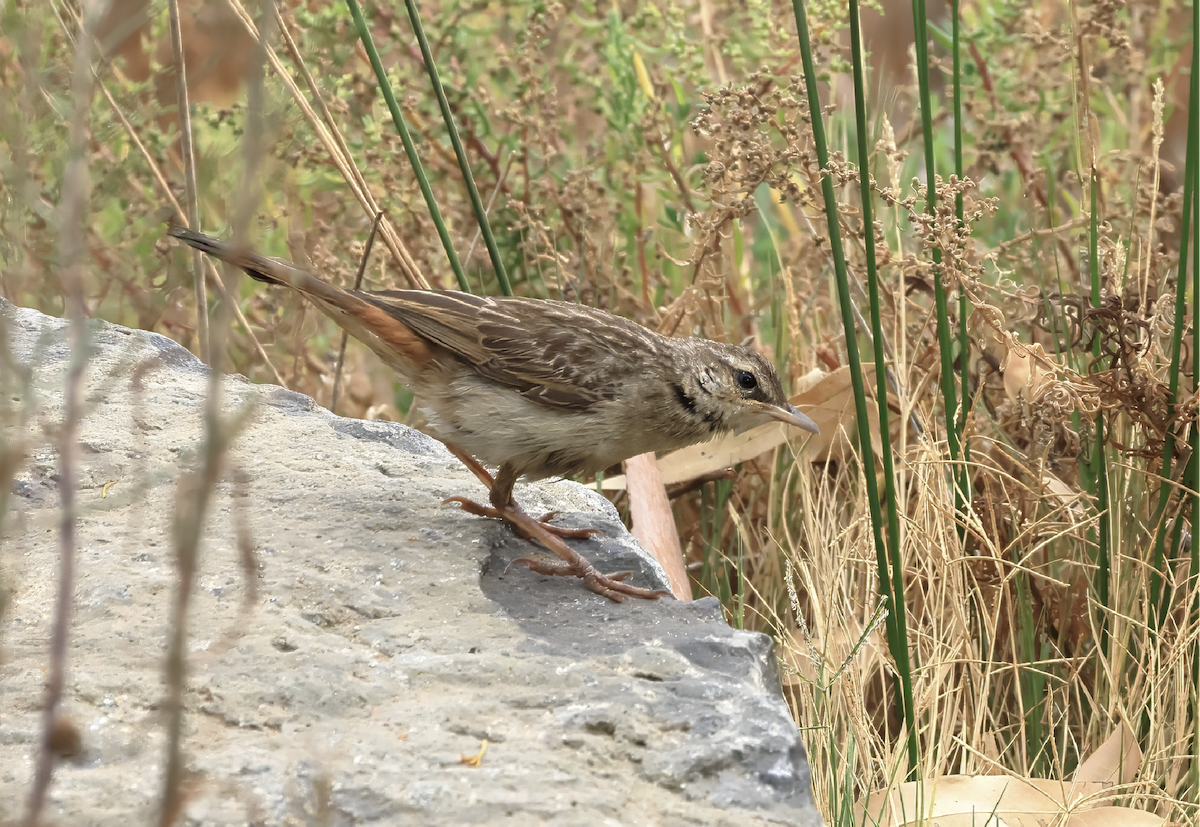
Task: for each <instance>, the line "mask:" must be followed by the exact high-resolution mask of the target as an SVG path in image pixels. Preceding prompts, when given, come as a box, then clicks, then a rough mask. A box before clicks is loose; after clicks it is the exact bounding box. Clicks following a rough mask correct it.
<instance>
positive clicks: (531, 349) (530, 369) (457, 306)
mask: <svg viewBox="0 0 1200 827" xmlns="http://www.w3.org/2000/svg"><path fill="white" fill-rule="evenodd" d="M360 295H362V296H363V297H364V298H366V299H368V300H370V301H372V302H373V303H374V304H376V306H378V307H379V308H381V309H383V310H385V311H386V312H388V313H389V314H391V315H392V316H393V317H395V318H396V319H398V320H399V321H401V322H403V323H404V324H405V325H407V326H408V327H409V328H411V329H412V330H413V331H415V332H416V333H418V334H419V335H421V336H423V337H425V338H426V339H428V340H429V341H431V342H433V343H435V344H437V345H439V346H441V347H443V348H445V349H446V350H448V351H450V352H451V353H453V354H454V355H456V356H458V357H459V358H461V359H463V360H465V361H467V362H470V363H471V364H473V365H475V366H476V368H477V369H478V370H479V372H480V374H482V375H483V376H486V377H487V378H488V379H491V380H492V381H494V382H498V383H500V384H502V385H506V386H508V387H511V388H513V389H514V390H516V391H518V392H519V393H521V394H523V395H524V396H525V397H526V398H528V399H530V400H532V401H535V402H538V403H539V404H542V405H545V406H547V407H550V408H559V409H564V410H586V409H587V408H590V407H591V406H592V405H595V404H596V403H598V402H601V401H604V400H609V399H612V398H614V397H615V396H616V395H617V394H618V393H619V392H620V391H621V389H622V387H623V385H624V384H625V383H627V382H629V381H630V379H631V377H629V376H628V375H626V374H627V373H628V371H627V369H625V368H622V364H627V360H625V359H622V358H617V359H613V358H612V356H613V355H617V356H618V357H619V356H620V355H621V354H625V353H629V352H642V353H645V352H647V351H653V350H657V349H658V344H657V342H656V341H655V336H654V334H652V333H650V332H649V331H648V330H646V329H645V328H643V327H641V326H639V325H636V324H634V323H633V322H631V321H629V320H628V319H623V318H621V317H619V316H613V315H611V314H609V313H605V312H604V311H602V310H595V309H593V308H589V307H584V306H582V305H576V304H569V303H567V302H555V301H542V300H538V299H524V298H504V299H491V298H483V297H479V296H473V295H470V294H468V293H459V292H453V291H423V290H389V291H383V292H379V293H362V294H360Z"/></svg>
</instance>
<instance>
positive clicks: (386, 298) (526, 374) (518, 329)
mask: <svg viewBox="0 0 1200 827" xmlns="http://www.w3.org/2000/svg"><path fill="white" fill-rule="evenodd" d="M170 234H171V235H172V236H174V237H175V238H178V239H180V240H181V241H184V242H186V243H188V244H190V245H191V246H193V247H195V248H196V249H198V250H203V251H204V252H206V253H208V254H209V255H212V256H215V257H216V258H219V259H221V260H222V261H227V262H229V263H230V264H232V265H234V266H236V267H240V268H242V269H243V270H245V271H246V272H247V273H248V274H249V275H250V276H251V277H253V278H255V279H257V280H258V281H263V282H267V283H268V284H279V285H284V286H286V287H290V288H292V289H293V290H295V291H297V292H298V293H300V294H302V295H304V296H306V297H307V298H308V299H309V300H310V301H312V302H313V303H314V304H315V305H316V306H317V307H319V308H320V309H321V311H322V312H324V313H325V314H326V315H327V316H329V317H330V318H331V319H333V320H334V321H335V322H337V323H338V325H340V326H341V327H343V328H344V329H345V330H347V331H348V332H349V333H350V335H352V336H354V338H356V339H358V340H359V341H360V342H362V343H363V344H365V345H366V346H367V347H369V348H370V349H371V350H373V351H374V352H375V353H376V354H377V355H378V356H379V358H380V359H382V360H383V361H384V362H385V363H387V364H388V365H390V366H391V367H392V368H393V369H395V371H396V372H397V373H399V374H400V376H402V377H403V378H404V380H405V382H406V383H407V384H408V386H409V388H410V389H411V390H412V392H413V394H414V395H415V396H416V398H417V404H418V406H419V408H420V410H421V411H422V413H424V415H425V416H426V418H427V419H428V420H429V428H430V430H431V432H432V435H433V436H435V437H436V438H437V439H439V440H440V441H442V442H443V443H445V444H446V446H447V447H448V448H449V449H450V451H451V452H453V453H454V455H455V456H456V457H458V458H459V459H460V460H462V462H463V463H464V464H465V465H466V466H467V467H468V468H470V469H471V471H472V472H473V473H474V474H475V475H476V476H477V477H478V478H479V479H480V481H482V482H483V484H484V485H485V486H487V488H488V489H489V491H490V492H491V493H490V497H489V499H490V500H491V504H492V507H491V508H488V507H486V506H482V505H479V504H477V503H474V502H472V501H470V500H467V499H465V498H462V497H451V498H450V500H447V502H450V501H454V502H457V503H459V504H460V505H461V506H462V507H463V509H464V510H466V511H469V512H471V513H472V514H478V515H481V516H488V517H498V518H501V519H503V520H506V521H507V522H509V523H510V524H512V525H513V526H514V527H515V528H516V529H517V530H518V531H519V532H520V533H523V534H524V535H526V536H527V537H530V538H532V539H536V540H537V541H538V542H540V543H542V544H543V545H545V546H546V547H547V548H549V549H550V550H551V551H553V552H554V553H556V554H557V555H558V556H559V557H561V558H562V559H563V561H564V562H563V563H554V564H550V563H543V562H539V561H536V560H531V559H528V558H522V560H520V561H519V562H523V563H526V564H527V565H529V567H530V568H531V569H533V570H534V571H537V572H539V573H542V574H556V575H574V576H577V577H580V578H582V579H583V581H584V583H586V584H587V587H588V588H590V589H591V590H592V591H594V592H596V593H598V594H602V595H604V596H605V597H608V598H611V599H613V600H616V601H620V600H621V599H622V597H623V596H626V595H628V596H631V597H642V598H656V597H658V596H660V595H663V594H669V592H665V591H655V590H650V589H642V588H638V587H635V586H631V585H629V584H627V583H624V582H622V581H623V580H624V579H625V578H626V577H628V576H629V575H630V574H631V573H630V572H618V573H615V574H609V575H605V574H601V573H599V572H598V571H596V569H595V568H594V567H593V566H592V565H591V563H589V562H588V561H587V560H586V559H585V558H584V557H583V556H582V555H580V554H579V553H578V552H576V551H574V550H573V549H571V548H570V546H568V545H567V544H566V543H564V542H563V541H562V539H561V538H562V537H580V536H588V535H589V534H590V533H591V532H589V531H586V530H584V531H566V530H563V529H558V528H555V527H554V526H551V525H549V524H548V523H547V522H546V520H547V519H549V517H551V516H553V515H547V516H546V517H543V518H541V519H535V518H533V517H531V516H530V515H528V514H526V513H525V512H524V511H522V510H521V508H520V507H519V506H518V505H517V503H516V501H515V500H514V499H513V485H514V484H515V483H516V481H517V479H518V478H521V477H524V478H525V479H529V480H537V479H543V478H545V477H551V476H560V475H568V474H589V473H595V472H597V471H602V470H603V469H605V468H608V467H609V466H611V465H615V464H616V463H618V462H621V461H622V460H625V459H628V458H629V457H631V456H634V455H636V454H643V453H647V452H649V451H655V452H661V451H670V450H674V449H676V448H682V447H684V446H686V445H691V444H694V443H697V442H702V441H705V440H708V439H711V438H713V437H715V436H717V435H719V434H723V433H727V432H729V431H743V430H746V429H747V428H751V427H754V426H756V425H760V424H763V423H766V422H769V421H771V420H776V421H779V422H784V423H787V424H789V425H794V426H796V427H797V428H802V429H804V430H806V431H811V432H813V433H817V426H816V425H815V424H814V423H813V421H812V420H811V419H809V418H808V417H806V416H805V415H804V414H802V413H800V412H799V411H797V410H796V409H795V408H794V407H792V406H791V405H790V404H789V403H788V401H787V397H786V396H784V393H783V388H782V387H781V386H780V384H779V377H778V376H776V375H775V370H774V369H773V368H772V367H771V365H770V364H769V363H768V362H767V361H766V360H765V359H764V358H763V357H762V356H760V355H759V354H758V353H757V352H755V351H753V350H751V349H750V348H747V347H738V346H735V345H726V344H721V343H719V342H711V341H708V340H706V339H694V338H688V339H683V338H670V337H667V336H661V335H659V334H657V333H653V332H651V331H649V330H647V329H646V328H644V327H642V326H641V325H638V324H635V323H634V322H631V321H629V320H628V319H623V318H621V317H620V316H614V315H612V314H611V313H606V312H605V311H603V310H597V309H595V308H591V307H584V306H583V305H578V304H571V303H568V302H558V301H546V300H540V299H527V298H498V299H496V298H485V297H481V296H474V295H471V294H470V293H461V292H457V291H448V290H429V291H426V290H381V291H378V292H370V291H360V290H344V289H342V288H340V287H334V286H333V285H331V284H326V283H325V282H323V281H321V280H320V279H318V278H317V277H316V276H314V275H313V274H312V273H310V272H308V271H307V270H302V269H299V268H297V267H295V266H294V265H292V264H290V263H288V262H286V261H282V260H280V259H275V258H268V257H266V256H261V255H258V254H256V253H253V252H250V251H248V250H246V249H244V248H242V247H239V246H235V245H233V244H230V243H227V242H224V241H219V240H217V239H214V238H210V237H208V236H205V235H201V234H200V233H196V232H192V231H191V230H187V229H182V228H172V229H171V230H170ZM476 458H477V459H478V460H479V461H482V462H483V463H486V464H487V465H491V466H495V467H497V468H499V471H498V472H497V474H496V476H495V477H494V478H493V477H492V475H491V474H490V473H488V471H487V470H486V469H485V468H484V467H483V466H482V465H481V464H480V462H479V461H477V460H476Z"/></svg>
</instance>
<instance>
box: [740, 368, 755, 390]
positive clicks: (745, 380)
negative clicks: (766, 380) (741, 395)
mask: <svg viewBox="0 0 1200 827" xmlns="http://www.w3.org/2000/svg"><path fill="white" fill-rule="evenodd" d="M737 383H738V384H739V385H741V388H742V390H744V391H752V390H754V389H755V388H757V387H758V379H756V378H755V376H754V374H753V373H751V372H750V371H748V370H739V371H738V372H737Z"/></svg>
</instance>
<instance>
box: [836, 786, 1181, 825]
mask: <svg viewBox="0 0 1200 827" xmlns="http://www.w3.org/2000/svg"><path fill="white" fill-rule="evenodd" d="M921 786H922V788H923V789H920V790H918V785H917V784H916V783H914V782H909V783H904V784H897V785H896V786H895V787H893V788H892V789H890V790H881V791H876V792H874V793H872V794H871V795H870V796H869V797H868V799H867V802H866V804H865V806H861V807H860V808H859V813H858V816H859V817H858V818H857V819H856V823H860V824H877V825H878V827H908V825H913V827H916V825H917V824H918V823H920V824H929V823H934V822H935V823H937V824H938V825H939V827H983V825H989V826H990V827H1001V825H1003V827H1045V825H1047V824H1055V825H1059V826H1060V827H1078V825H1081V824H1087V825H1089V827H1091V825H1093V824H1100V823H1104V822H1092V821H1081V820H1079V819H1080V817H1081V816H1083V815H1084V814H1085V813H1088V812H1090V811H1092V810H1093V809H1100V808H1099V807H1098V805H1103V804H1105V802H1106V801H1108V800H1111V799H1112V798H1115V797H1117V796H1118V795H1120V793H1119V792H1118V791H1116V790H1114V789H1113V785H1112V784H1111V783H1101V782H1095V781H1089V782H1082V781H1080V782H1066V781H1058V780H1054V779H1042V778H1038V779H1027V778H1017V777H1014V776H1008V775H986V776H985V775H976V776H969V775H945V776H941V777H939V778H933V779H927V780H926V781H925V783H924V784H923V785H921ZM1103 809H1113V810H1124V811H1125V812H1126V813H1129V814H1135V813H1136V814H1137V816H1133V815H1131V816H1130V819H1131V820H1132V819H1133V818H1135V817H1136V818H1139V819H1141V818H1142V817H1143V816H1148V817H1149V818H1150V819H1156V820H1151V821H1147V820H1144V819H1142V820H1139V821H1138V822H1137V823H1138V824H1147V825H1151V824H1154V825H1165V824H1166V823H1167V822H1166V821H1164V820H1163V819H1161V818H1158V817H1157V816H1150V815H1149V814H1147V813H1141V812H1139V811H1137V810H1131V809H1127V808H1120V807H1104V808H1103ZM864 810H865V812H864ZM1126 823H1128V822H1126Z"/></svg>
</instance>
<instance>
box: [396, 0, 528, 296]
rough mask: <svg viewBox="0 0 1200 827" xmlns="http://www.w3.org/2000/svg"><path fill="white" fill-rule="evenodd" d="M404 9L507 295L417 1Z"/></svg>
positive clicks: (407, 0)
mask: <svg viewBox="0 0 1200 827" xmlns="http://www.w3.org/2000/svg"><path fill="white" fill-rule="evenodd" d="M404 5H405V7H406V8H407V9H408V19H409V20H410V21H411V22H412V27H413V32H414V33H415V34H416V36H417V44H418V45H419V46H420V47H421V58H422V59H423V60H424V61H425V70H426V71H427V72H429V82H430V84H432V85H433V93H434V95H436V96H437V101H438V106H439V107H440V108H441V110H442V120H443V121H445V123H446V132H447V134H449V135H450V143H451V144H452V145H453V146H454V155H455V157H457V158H458V168H459V169H460V170H462V176H463V183H465V184H466V185H467V194H468V195H469V196H470V197H471V206H472V207H473V208H474V209H475V220H476V221H477V222H479V231H480V232H481V233H483V241H484V243H485V244H486V245H487V249H488V256H490V257H491V259H492V269H493V270H495V271H496V279H497V281H499V282H500V292H501V293H503V294H504V295H506V296H511V295H512V294H513V293H512V285H511V284H510V283H509V281H508V271H507V270H506V269H505V268H504V259H503V257H501V255H500V248H499V246H497V244H496V237H495V236H494V235H493V234H492V225H491V223H490V222H489V221H488V217H487V208H486V207H484V206H483V198H481V197H480V195H479V188H478V187H476V186H475V176H474V175H473V174H472V173H471V163H470V161H468V160H467V153H466V150H464V149H463V145H462V140H461V139H460V138H459V137H458V127H457V126H455V124H454V113H453V112H451V111H450V102H449V101H448V100H446V90H445V89H444V88H442V80H441V77H440V76H439V75H438V70H437V64H435V63H434V62H433V50H431V49H430V48H429V41H428V39H426V37H425V27H424V26H422V25H421V16H420V14H419V13H418V12H417V0H404Z"/></svg>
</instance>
